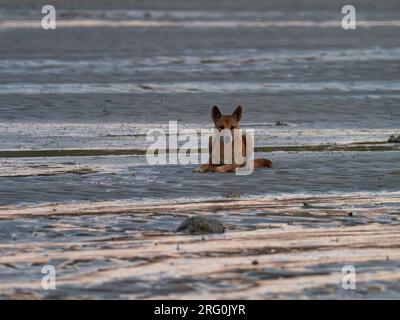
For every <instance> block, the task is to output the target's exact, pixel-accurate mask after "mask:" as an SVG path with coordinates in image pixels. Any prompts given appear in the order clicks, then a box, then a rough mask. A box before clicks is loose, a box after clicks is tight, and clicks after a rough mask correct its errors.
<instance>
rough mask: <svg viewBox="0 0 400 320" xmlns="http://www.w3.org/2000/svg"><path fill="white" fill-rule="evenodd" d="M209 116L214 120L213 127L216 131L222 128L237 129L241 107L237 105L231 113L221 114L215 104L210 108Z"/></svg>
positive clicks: (240, 116)
mask: <svg viewBox="0 0 400 320" xmlns="http://www.w3.org/2000/svg"><path fill="white" fill-rule="evenodd" d="M211 118H212V119H213V121H214V124H215V128H216V129H217V130H218V131H222V130H224V129H229V130H234V129H239V121H240V119H241V118H242V107H241V106H238V107H237V108H236V109H235V111H234V112H233V113H232V114H229V115H223V114H222V113H221V111H219V109H218V107H217V106H214V107H213V108H212V110H211Z"/></svg>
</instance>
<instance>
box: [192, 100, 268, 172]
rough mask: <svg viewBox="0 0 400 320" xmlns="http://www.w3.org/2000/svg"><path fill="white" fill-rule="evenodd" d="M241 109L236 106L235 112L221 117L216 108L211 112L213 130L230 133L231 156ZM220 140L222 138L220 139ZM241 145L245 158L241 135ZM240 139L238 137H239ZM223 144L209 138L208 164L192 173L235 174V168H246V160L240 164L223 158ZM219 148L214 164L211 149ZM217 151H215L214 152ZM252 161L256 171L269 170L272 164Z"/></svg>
mask: <svg viewBox="0 0 400 320" xmlns="http://www.w3.org/2000/svg"><path fill="white" fill-rule="evenodd" d="M242 113H243V112H242V107H241V106H238V107H237V108H236V110H235V111H234V112H233V113H232V115H223V114H221V111H219V109H218V107H217V106H214V107H213V108H212V110H211V118H212V119H213V121H214V124H215V128H216V129H217V130H218V132H222V131H224V130H230V132H231V137H233V140H234V141H233V143H232V142H231V143H230V144H231V146H232V149H231V150H232V154H233V153H234V145H236V143H235V134H234V132H233V131H234V130H235V129H239V122H240V119H241V118H242ZM221 138H222V137H221ZM241 138H242V141H241V142H242V143H239V145H241V147H242V148H241V149H242V152H241V154H242V156H243V157H245V156H246V136H245V135H242V136H241ZM239 139H240V136H239ZM224 144H225V142H223V141H221V143H215V141H213V137H210V139H209V144H208V153H209V161H208V163H205V164H202V165H200V166H199V167H197V168H195V169H194V170H193V172H201V173H203V172H219V173H225V172H235V171H236V169H237V168H241V167H244V166H246V162H245V160H246V158H243V157H242V158H243V160H242V162H237V161H235V160H233V161H232V160H231V159H232V158H234V159H236V157H234V156H233V157H231V156H229V157H227V156H224V150H226V149H225V148H224ZM218 145H219V146H220V148H219V149H220V150H219V153H218V155H219V161H218V163H217V164H216V163H215V162H214V161H212V158H213V147H214V146H217V148H218ZM214 151H217V150H214ZM227 158H229V161H226V160H227ZM251 161H253V166H252V168H254V169H256V168H269V167H272V162H271V161H270V160H268V159H255V160H251Z"/></svg>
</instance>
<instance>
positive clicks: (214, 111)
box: [211, 106, 221, 122]
mask: <svg viewBox="0 0 400 320" xmlns="http://www.w3.org/2000/svg"><path fill="white" fill-rule="evenodd" d="M220 117H221V111H219V109H218V107H217V106H214V107H212V110H211V118H212V119H213V120H214V122H215V121H217V120H218V119H219V118H220Z"/></svg>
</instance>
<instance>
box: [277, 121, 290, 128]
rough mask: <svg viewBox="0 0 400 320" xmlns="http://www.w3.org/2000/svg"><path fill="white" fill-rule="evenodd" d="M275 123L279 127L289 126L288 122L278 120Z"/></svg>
mask: <svg viewBox="0 0 400 320" xmlns="http://www.w3.org/2000/svg"><path fill="white" fill-rule="evenodd" d="M275 125H276V126H278V127H287V126H288V124H287V123H285V122H283V121H277V122H275Z"/></svg>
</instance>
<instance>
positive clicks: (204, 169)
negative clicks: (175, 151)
mask: <svg viewBox="0 0 400 320" xmlns="http://www.w3.org/2000/svg"><path fill="white" fill-rule="evenodd" d="M213 171H215V168H214V166H213V165H212V164H209V163H205V164H202V165H200V166H198V167H197V168H194V169H193V172H197V173H204V172H213Z"/></svg>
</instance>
